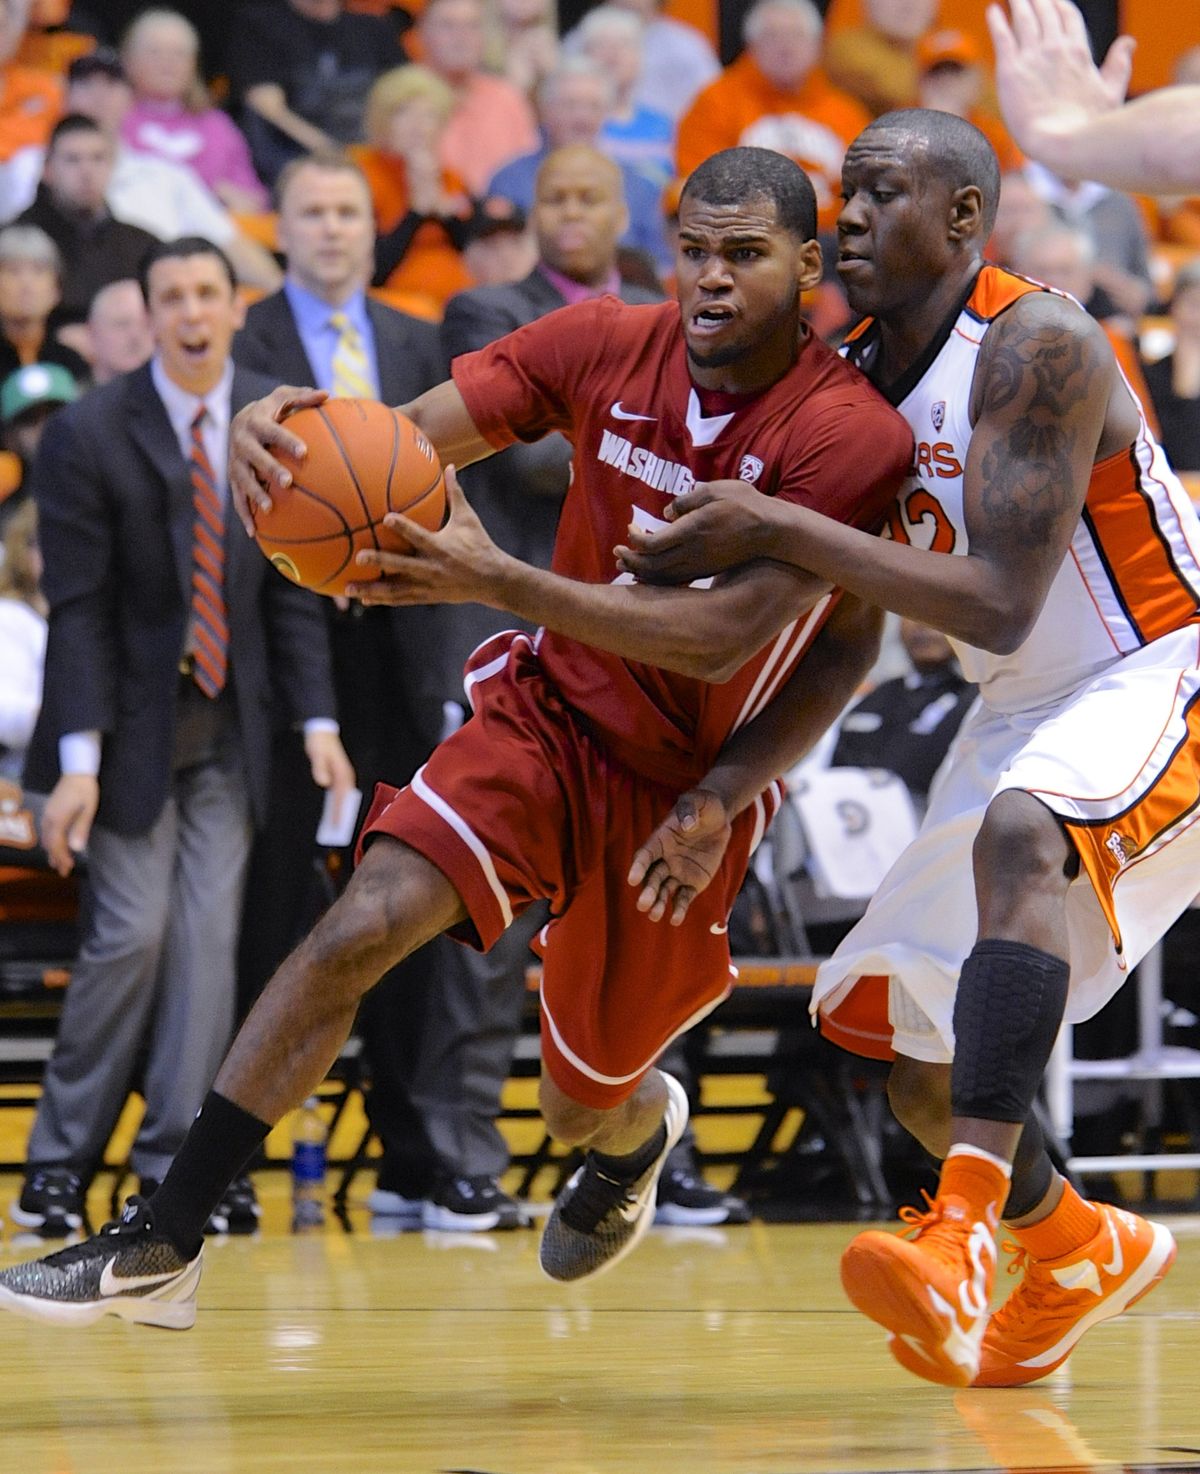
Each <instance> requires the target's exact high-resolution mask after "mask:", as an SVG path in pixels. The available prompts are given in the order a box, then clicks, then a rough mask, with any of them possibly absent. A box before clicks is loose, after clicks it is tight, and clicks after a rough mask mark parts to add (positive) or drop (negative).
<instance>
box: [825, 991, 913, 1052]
mask: <svg viewBox="0 0 1200 1474" xmlns="http://www.w3.org/2000/svg"><path fill="white" fill-rule="evenodd" d="M817 1023H818V1025H819V1027H820V1030H821V1033H822V1034H823V1035H824V1036H825V1038H826V1039H828V1040H829V1041H830V1042H831V1043H833V1044H836V1045H837V1046H838V1048H839V1049H844V1050H846V1051H847V1052H848V1053H850V1054H858V1055H861V1056H862V1057H863V1058H864V1059H882V1060H893V1059H895V1058H896V1051H895V1050H894V1049H893V1048H892V1021H891V1019H890V1018H889V1017H888V979H887V975H886V974H885V973H867V974H865V975H864V976H863V977H860V978H858V979H857V980H856V982H855V984H854V986H853V987H852V988H851V989H850V991H849V992H848V993H847V994H846V996H845V997H844V998H843V999H842V1000H841V1002H840V1003H839V1004H838V1005H837V1007H836V1008H835V1009H833V1011H832V1012H831V1013H825V1012H821V1013H818V1014H817Z"/></svg>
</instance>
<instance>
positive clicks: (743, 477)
mask: <svg viewBox="0 0 1200 1474" xmlns="http://www.w3.org/2000/svg"><path fill="white" fill-rule="evenodd" d="M762 473H763V463H762V462H761V461H760V460H759V458H758V457H757V456H743V457H742V464H741V465H740V466H739V467H738V479H739V480H740V481H748V482H749V483H750V485H751V486H753V485H754V484H755V483H756V482H757V481H758V478H759V477H760V476H761V475H762Z"/></svg>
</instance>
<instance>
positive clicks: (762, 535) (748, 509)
mask: <svg viewBox="0 0 1200 1474" xmlns="http://www.w3.org/2000/svg"><path fill="white" fill-rule="evenodd" d="M773 504H774V498H773V497H769V496H763V495H762V493H761V492H759V491H756V490H755V489H754V487H753V486H750V485H748V484H747V483H746V482H745V481H697V483H696V485H695V486H694V487H693V488H692V489H691V491H689V492H688V493H687V495H686V496H681V497H676V499H675V500H674V501H673V502H671V503H670V504H669V505H668V507H667V512H666V515H667V517H668V518H669V519H670V521H671V522H672V524H673V525H672V526H670V527H656V528H653V529H642V528H639V527H634V526H632V525H631V526H630V528H629V542H628V544H622V545H621V546H619V547H617V548H615V549H614V550H613V551H614V552H615V554H616V559H617V566H618V567H619V568H620V569H621V571H622V572H623V573H632V574H634V575H635V576H636V577H637V578H639V579H640V580H641V581H642V582H643V583H691V582H692V580H693V579H696V578H706V577H708V575H709V574H713V573H724V571H725V570H726V569H727V568H737V567H738V566H739V565H741V564H742V563H749V562H751V561H752V560H753V559H755V558H761V557H764V556H769V549H768V547H767V546H766V543H767V542H768V541H769V537H770V528H771V508H772V506H773Z"/></svg>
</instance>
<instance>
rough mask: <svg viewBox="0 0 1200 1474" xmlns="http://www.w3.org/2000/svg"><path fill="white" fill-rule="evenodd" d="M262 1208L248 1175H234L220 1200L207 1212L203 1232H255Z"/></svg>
mask: <svg viewBox="0 0 1200 1474" xmlns="http://www.w3.org/2000/svg"><path fill="white" fill-rule="evenodd" d="M261 1217H262V1208H261V1207H260V1206H259V1202H258V1194H257V1193H256V1192H255V1191H254V1184H253V1182H251V1181H250V1179H249V1177H245V1176H243V1177H235V1178H234V1179H233V1181H232V1182H231V1183H230V1184H229V1186H228V1187H227V1188H226V1189H225V1191H224V1192H223V1193H222V1194H221V1201H220V1202H219V1203H218V1204H217V1206H216V1207H215V1208H214V1209H213V1210H212V1212H211V1214H209V1219H208V1222H207V1223H206V1224H205V1225H204V1232H205V1233H208V1234H222V1233H229V1234H239V1233H257V1232H258V1224H259V1219H260V1218H261Z"/></svg>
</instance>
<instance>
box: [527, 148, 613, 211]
mask: <svg viewBox="0 0 1200 1474" xmlns="http://www.w3.org/2000/svg"><path fill="white" fill-rule="evenodd" d="M563 169H573V170H586V171H587V172H588V173H589V174H590V175H591V176H592V178H593V179H594V181H595V183H596V184H597V185H598V186H606V187H608V188H609V189H611V190H612V192H613V193H614V194H615V195H618V196H619V197H620V198H621V199H624V197H625V180H624V178H623V177H622V174H621V167H620V165H619V164H615V163H614V162H613V161H612V159H610V158H609V157H608V155H607V154H602V153H601V152H600V150H599V149H598V148H593V147H592V146H591V145H590V144H588V143H566V144H564V145H563V146H562V148H556V149H555V150H554V151H553V152H552V153H548V154H547V155H546V157H545V158H544V159H543V160H542V162H541V163H540V164H539V165H538V171H537V178H536V180H535V181H534V194H535V196H536V194H537V193H538V192H539V191H540V190H541V188H542V183H543V180H545V179H547V178H548V177H549V176H550V175H551V174H553V173H554V172H555V171H556V170H557V171H559V172H561V171H562V170H563Z"/></svg>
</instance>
